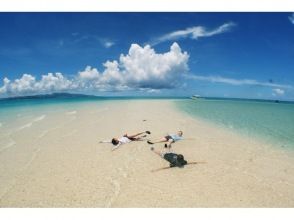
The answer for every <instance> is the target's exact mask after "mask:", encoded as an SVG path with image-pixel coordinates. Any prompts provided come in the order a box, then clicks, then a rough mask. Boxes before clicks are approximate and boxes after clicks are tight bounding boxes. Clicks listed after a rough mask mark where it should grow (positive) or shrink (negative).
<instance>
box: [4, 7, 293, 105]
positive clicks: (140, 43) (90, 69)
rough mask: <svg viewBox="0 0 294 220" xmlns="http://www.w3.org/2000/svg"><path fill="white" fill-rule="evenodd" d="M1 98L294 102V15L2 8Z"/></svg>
mask: <svg viewBox="0 0 294 220" xmlns="http://www.w3.org/2000/svg"><path fill="white" fill-rule="evenodd" d="M0 27H1V31H0V32H1V33H0V35H1V38H0V39H1V40H0V80H1V82H0V96H3V97H6V96H16V95H26V94H39V93H50V92H59V91H69V92H82V93H87V94H97V95H143V94H148V95H172V96H174V95H183V96H186V95H192V94H200V95H203V96H214V97H216V96H217V97H240V98H263V99H283V100H294V62H293V61H294V14H293V13H286V12H284V13H203V12H202V13H0Z"/></svg>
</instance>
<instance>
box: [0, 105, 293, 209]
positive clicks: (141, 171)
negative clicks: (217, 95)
mask: <svg viewBox="0 0 294 220" xmlns="http://www.w3.org/2000/svg"><path fill="white" fill-rule="evenodd" d="M146 130H150V131H151V132H152V133H151V135H150V136H149V138H150V139H158V138H161V137H162V136H164V135H166V134H167V133H171V132H176V131H177V130H182V131H183V132H184V138H185V140H183V141H179V142H177V143H175V144H174V145H173V151H174V152H176V153H181V154H183V155H184V156H185V158H186V160H187V161H191V162H192V161H201V162H202V161H204V162H206V163H205V164H199V165H190V166H185V167H184V168H182V169H181V168H172V169H167V170H162V171H158V172H151V170H153V169H157V168H161V167H165V166H168V162H166V161H164V160H163V159H161V158H160V157H158V156H157V155H155V154H154V153H153V152H151V151H150V145H148V144H147V143H146V141H142V142H132V143H129V144H125V145H123V146H121V147H120V148H119V149H117V150H115V151H111V147H112V146H111V144H107V143H103V144H99V141H101V140H106V139H111V138H112V137H120V136H121V135H123V134H125V133H128V134H132V133H136V132H140V131H146ZM10 138H11V139H12V140H13V142H12V144H11V146H10V145H7V146H8V147H7V148H6V149H3V150H2V151H1V152H0V164H1V166H0V207H294V190H293V189H294V159H293V158H294V157H293V153H292V152H290V151H286V150H281V149H278V148H275V147H273V146H268V145H267V144H265V143H263V142H261V141H259V140H254V139H251V138H248V137H243V136H241V135H238V134H237V133H235V132H233V131H230V130H226V129H221V128H220V127H217V126H215V125H214V124H211V123H208V122H205V121H203V120H201V119H195V118H192V117H190V116H188V115H186V114H185V113H182V112H179V111H178V110H177V109H176V107H175V106H174V103H173V101H172V100H132V101H112V102H106V103H105V104H103V105H101V106H99V107H96V106H94V105H89V106H87V105H84V106H82V107H80V108H78V109H73V110H70V111H67V112H56V113H52V114H48V115H46V116H43V115H36V117H35V119H34V120H33V121H32V123H30V124H24V125H23V126H22V127H20V129H19V131H18V132H16V133H14V134H13V135H11V137H10ZM154 147H155V148H156V149H163V144H156V145H154Z"/></svg>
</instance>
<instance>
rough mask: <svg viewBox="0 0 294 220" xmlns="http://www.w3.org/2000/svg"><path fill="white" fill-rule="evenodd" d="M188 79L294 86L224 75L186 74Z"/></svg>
mask: <svg viewBox="0 0 294 220" xmlns="http://www.w3.org/2000/svg"><path fill="white" fill-rule="evenodd" d="M185 78H187V79H194V80H201V81H208V82H213V83H225V84H230V85H235V86H239V85H249V86H250V85H251V86H265V87H279V88H284V89H290V88H293V86H291V85H284V84H276V83H269V82H259V81H257V80H254V79H232V78H225V77H222V76H201V75H185Z"/></svg>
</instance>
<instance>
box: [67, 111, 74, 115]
mask: <svg viewBox="0 0 294 220" xmlns="http://www.w3.org/2000/svg"><path fill="white" fill-rule="evenodd" d="M65 114H67V115H75V114H77V111H70V112H66V113H65Z"/></svg>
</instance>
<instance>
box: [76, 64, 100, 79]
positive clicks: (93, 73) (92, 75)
mask: <svg viewBox="0 0 294 220" xmlns="http://www.w3.org/2000/svg"><path fill="white" fill-rule="evenodd" d="M79 77H80V78H81V79H84V80H93V79H97V78H99V72H98V70H97V69H96V68H93V69H92V67H91V66H87V67H86V69H85V70H84V71H81V72H79Z"/></svg>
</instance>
